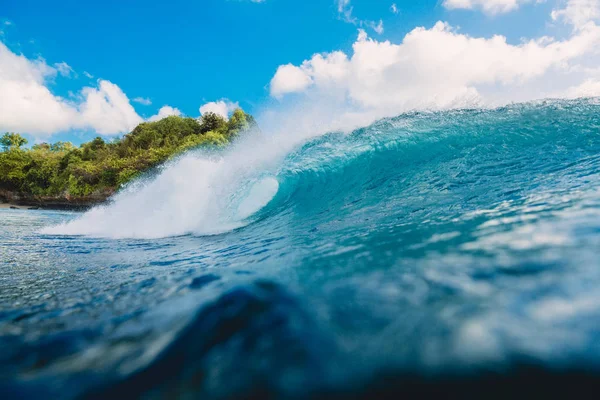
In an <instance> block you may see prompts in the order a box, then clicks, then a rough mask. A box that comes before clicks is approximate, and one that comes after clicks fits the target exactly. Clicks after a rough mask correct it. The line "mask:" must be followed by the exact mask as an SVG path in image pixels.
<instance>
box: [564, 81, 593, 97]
mask: <svg viewBox="0 0 600 400" xmlns="http://www.w3.org/2000/svg"><path fill="white" fill-rule="evenodd" d="M598 96H600V80H597V79H587V80H586V81H584V82H583V83H581V84H579V85H576V86H573V87H570V88H568V89H567V90H565V91H564V92H563V93H562V94H561V97H566V98H573V99H576V98H580V97H598Z"/></svg>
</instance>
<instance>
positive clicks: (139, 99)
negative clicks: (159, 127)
mask: <svg viewBox="0 0 600 400" xmlns="http://www.w3.org/2000/svg"><path fill="white" fill-rule="evenodd" d="M131 101H133V102H135V103H139V104H141V105H144V106H149V105H151V104H152V100H150V99H149V98H147V97H134V98H133V99H131Z"/></svg>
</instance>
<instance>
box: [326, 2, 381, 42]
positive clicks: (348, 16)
mask: <svg viewBox="0 0 600 400" xmlns="http://www.w3.org/2000/svg"><path fill="white" fill-rule="evenodd" d="M335 2H336V5H337V11H338V14H339V16H340V19H341V20H342V21H344V22H347V23H349V24H353V25H356V26H359V27H368V28H371V29H373V30H374V31H375V32H376V33H378V34H380V35H381V34H382V33H383V31H384V28H383V21H382V20H379V21H369V20H361V19H358V18H356V17H355V16H354V15H353V12H354V7H352V6H351V5H350V0H335Z"/></svg>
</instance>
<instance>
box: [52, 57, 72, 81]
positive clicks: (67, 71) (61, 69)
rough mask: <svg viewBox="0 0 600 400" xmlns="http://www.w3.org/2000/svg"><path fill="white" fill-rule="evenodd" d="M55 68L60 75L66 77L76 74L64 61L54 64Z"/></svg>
mask: <svg viewBox="0 0 600 400" xmlns="http://www.w3.org/2000/svg"><path fill="white" fill-rule="evenodd" d="M54 68H56V70H57V71H58V73H59V74H61V75H62V76H64V77H70V76H71V74H75V71H74V70H73V68H71V66H70V65H69V64H67V63H66V62H64V61H63V62H59V63H56V64H54Z"/></svg>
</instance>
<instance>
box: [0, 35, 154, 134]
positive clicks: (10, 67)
mask: <svg viewBox="0 0 600 400" xmlns="http://www.w3.org/2000/svg"><path fill="white" fill-rule="evenodd" d="M67 67H68V65H67V64H66V63H59V64H55V66H54V67H52V66H50V65H48V64H47V63H46V61H45V60H43V59H36V60H30V59H28V58H26V57H25V56H23V55H18V54H15V53H13V52H12V51H11V50H10V49H8V47H6V45H4V43H2V42H0V131H16V132H21V133H29V134H32V135H36V136H40V137H41V136H48V135H50V134H52V133H56V132H61V131H68V130H71V129H92V130H94V131H96V132H97V133H99V134H118V133H124V132H128V131H130V130H131V129H133V128H134V127H135V126H136V125H137V124H138V123H140V122H141V121H142V118H141V117H140V116H139V115H137V113H136V112H135V110H134V109H133V107H132V106H131V104H130V103H129V99H128V98H127V96H126V95H125V93H123V91H122V90H121V89H120V88H119V87H118V86H117V85H115V84H113V83H111V82H109V81H106V80H99V81H98V86H97V87H85V88H83V89H82V90H81V93H80V94H79V95H78V96H76V99H74V100H67V99H65V98H62V97H60V96H56V95H54V94H53V93H52V92H51V91H50V90H49V89H48V86H47V82H48V81H51V80H52V79H53V78H54V77H55V76H56V75H57V74H58V73H63V74H64V73H70V71H72V70H71V69H70V67H69V68H67ZM61 70H62V71H61Z"/></svg>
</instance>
